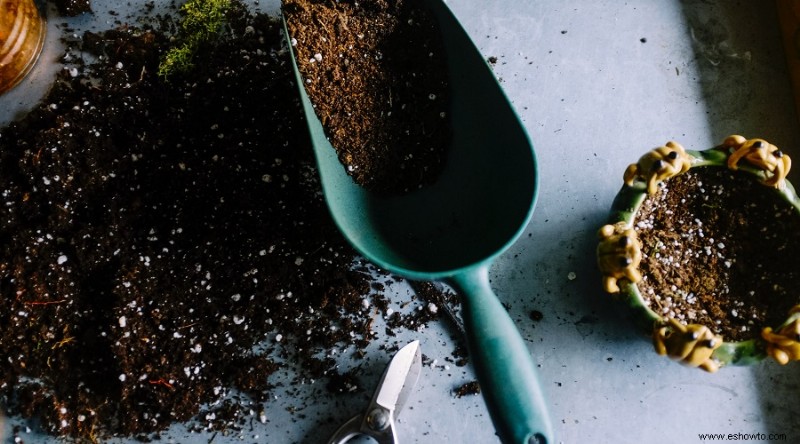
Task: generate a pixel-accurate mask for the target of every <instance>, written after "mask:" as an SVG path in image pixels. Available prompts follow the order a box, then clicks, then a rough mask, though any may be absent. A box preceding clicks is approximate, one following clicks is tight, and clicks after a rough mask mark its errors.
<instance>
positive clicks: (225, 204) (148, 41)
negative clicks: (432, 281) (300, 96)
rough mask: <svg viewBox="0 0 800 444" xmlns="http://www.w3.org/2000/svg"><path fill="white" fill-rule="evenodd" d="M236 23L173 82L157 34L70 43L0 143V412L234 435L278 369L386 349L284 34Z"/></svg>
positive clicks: (368, 281) (79, 428) (302, 374)
mask: <svg viewBox="0 0 800 444" xmlns="http://www.w3.org/2000/svg"><path fill="white" fill-rule="evenodd" d="M229 19H230V24H229V26H230V29H229V30H230V32H229V33H226V34H225V35H224V36H223V37H222V38H220V39H219V40H217V41H215V43H214V45H213V46H205V47H203V48H201V50H200V52H199V53H198V55H197V58H196V59H195V66H196V68H195V69H194V70H193V71H191V72H189V73H187V74H185V75H184V76H182V77H176V78H172V79H170V80H169V81H168V82H164V81H163V80H162V79H160V78H158V77H157V75H156V73H157V67H158V63H159V56H160V54H162V53H163V51H164V49H165V48H166V47H167V45H168V41H169V37H168V36H167V35H165V34H164V33H162V32H159V31H157V30H155V29H151V28H150V27H147V26H146V27H145V29H137V28H136V27H133V26H125V27H123V28H121V29H118V30H111V31H106V32H101V33H86V34H85V35H84V36H83V37H82V38H75V37H73V32H72V31H70V30H65V35H67V36H69V37H67V38H69V39H72V40H70V41H68V42H67V43H68V45H69V46H70V49H69V50H68V52H67V54H66V55H65V56H64V57H63V58H61V60H64V61H67V62H68V63H69V64H68V65H67V66H65V67H64V69H63V71H61V73H60V74H59V76H58V79H57V81H56V83H55V85H54V86H53V89H52V91H51V92H50V93H49V95H48V97H47V98H46V99H45V100H44V102H43V103H42V104H41V106H40V107H38V108H37V109H36V110H34V111H32V112H31V113H30V114H29V115H28V116H26V117H25V118H24V119H22V120H20V121H18V122H15V123H13V124H11V125H9V126H8V127H6V128H2V129H1V130H0V195H2V212H0V214H2V219H0V356H2V359H0V409H2V410H5V411H6V412H9V413H11V414H14V415H22V416H25V417H35V418H38V419H40V420H41V424H42V427H43V428H44V429H45V430H46V431H47V432H49V433H52V434H57V435H73V436H79V437H83V438H87V439H89V440H95V439H99V438H102V437H104V436H107V435H122V436H130V435H135V436H138V437H143V439H151V438H157V435H156V436H152V435H149V436H148V435H146V434H148V433H150V432H154V431H158V430H161V429H164V428H165V427H167V426H169V425H170V424H172V423H173V422H176V421H185V420H188V419H190V418H192V417H193V416H195V415H197V414H201V415H203V416H202V417H203V418H205V419H204V420H203V421H202V422H201V425H198V426H197V427H198V428H203V429H212V430H225V431H226V433H234V432H235V431H236V430H242V429H243V428H246V427H249V426H248V424H252V422H253V421H259V418H260V417H261V415H262V412H265V411H267V412H268V411H269V409H270V408H271V406H270V404H269V402H268V395H269V390H270V382H269V379H268V378H269V376H270V375H271V374H272V373H273V372H274V371H275V370H276V369H277V368H278V364H276V363H274V362H273V361H272V360H271V359H270V356H276V355H277V356H280V358H281V361H283V362H295V363H298V364H297V366H299V367H300V368H299V374H298V377H299V378H300V379H304V378H311V379H319V380H324V379H325V378H330V379H332V380H335V379H336V378H338V377H340V375H338V374H337V371H336V370H335V368H336V366H335V363H334V362H333V360H332V358H329V356H331V353H329V352H328V351H329V349H330V348H332V347H337V348H338V349H340V350H341V349H345V348H347V347H351V350H352V347H355V350H356V352H355V355H356V357H357V356H358V355H359V353H358V351H359V350H363V348H364V347H365V346H366V345H367V344H368V343H369V342H370V341H372V340H374V339H375V338H376V337H378V335H379V332H377V331H374V330H373V328H372V327H371V326H372V322H373V318H374V317H375V316H380V315H387V316H388V304H389V301H388V299H387V297H386V296H384V295H383V293H382V291H381V290H382V285H381V284H380V283H378V282H376V281H374V279H373V277H372V276H373V275H372V274H370V273H369V270H368V269H367V267H366V266H365V265H363V264H361V265H360V264H359V262H358V261H359V259H358V258H357V257H356V255H355V254H354V252H353V251H352V250H351V248H350V247H349V246H348V245H347V243H346V242H345V241H344V239H343V238H342V237H341V235H340V234H339V232H338V231H337V229H336V227H335V226H334V224H333V222H332V221H331V219H330V216H329V214H328V211H327V209H326V207H325V203H324V201H323V200H322V198H321V192H320V185H319V183H318V179H317V172H316V171H315V168H314V163H313V158H312V152H311V149H310V145H309V143H310V142H309V140H308V136H307V130H306V126H305V122H304V120H303V116H302V114H301V111H300V107H299V102H298V100H297V91H296V88H295V86H294V85H293V84H292V82H293V76H292V74H291V68H290V66H291V65H290V62H289V57H288V53H287V52H286V51H285V48H283V47H282V46H281V43H282V36H281V33H280V26H279V24H278V23H277V22H276V21H275V20H274V19H271V18H269V17H267V16H264V15H252V14H251V13H249V12H247V10H246V9H245V8H244V7H243V6H242V5H241V4H240V3H234V7H233V8H232V10H231V13H230V17H229ZM167 21H168V20H167ZM234 36H235V37H234ZM93 57H94V58H97V59H96V62H93V63H92V64H87V63H88V62H86V61H88V60H91V59H92V58H93ZM424 290H425V291H424V292H422V293H420V294H426V295H432V296H436V297H437V298H438V297H442V296H443V295H442V293H441V292H439V291H437V290H435V289H433V288H432V287H428V288H424ZM445 296H447V297H446V298H443V299H438V300H437V301H436V302H437V303H440V301H444V300H448V301H449V302H453V301H452V298H451V297H450V296H449V295H445ZM408 302H409V304H410V305H411V306H412V307H414V305H415V304H417V303H418V304H419V305H420V306H421V307H427V306H428V305H429V302H427V301H416V302H415V301H414V300H413V299H412V300H411V301H408ZM436 317H437V315H436V311H435V310H413V312H412V313H410V314H402V315H401V313H399V312H395V313H394V314H392V315H391V316H389V318H390V320H391V321H392V329H393V330H398V329H402V328H417V327H420V326H423V325H424V324H425V323H426V322H429V321H431V320H433V319H435V318H436ZM406 326H408V327H406ZM387 333H390V331H387ZM392 334H394V333H392ZM232 393H241V394H243V395H244V396H241V395H238V394H237V395H236V396H234V397H231V396H229V395H231V394H232ZM222 399H226V400H225V401H223V402H219V403H218V404H217V405H216V406H215V407H213V408H211V409H212V413H213V414H208V411H206V412H201V411H200V409H201V405H204V404H211V403H214V402H218V401H220V400H222ZM299 402H304V401H303V400H299ZM208 418H212V419H208ZM24 436H25V435H24V434H23V435H22V436H21V437H20V438H21V439H24Z"/></svg>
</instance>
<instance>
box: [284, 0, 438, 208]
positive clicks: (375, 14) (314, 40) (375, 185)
mask: <svg viewBox="0 0 800 444" xmlns="http://www.w3.org/2000/svg"><path fill="white" fill-rule="evenodd" d="M422 3H424V2H419V1H415V0H377V1H364V2H354V1H333V0H326V1H316V0H284V1H283V11H284V14H285V16H286V19H287V24H288V26H289V32H290V34H291V36H292V44H293V46H294V48H295V51H296V55H297V63H298V65H299V68H300V72H301V73H302V75H303V78H304V79H305V83H304V85H303V86H305V89H306V91H307V93H308V95H309V98H310V99H311V102H312V103H313V104H314V106H315V108H316V113H317V116H318V117H319V118H320V121H321V122H322V124H323V127H324V128H325V132H326V134H327V136H328V138H329V140H330V142H331V144H332V145H333V147H334V148H335V149H336V151H337V153H338V155H339V160H340V162H341V163H342V164H343V166H344V168H346V169H347V172H348V174H350V175H351V176H352V177H353V179H354V180H355V181H356V182H357V183H358V184H360V185H362V186H364V187H365V188H368V189H370V190H372V191H375V192H380V193H387V194H400V193H405V192H408V191H411V190H414V189H417V188H420V187H422V186H424V185H427V184H430V183H432V182H433V181H435V180H436V177H437V176H438V174H439V173H440V171H441V169H442V167H443V164H444V162H445V157H446V147H447V145H448V143H449V141H450V134H451V130H450V125H449V117H448V114H447V113H448V91H447V77H446V71H445V57H444V56H445V55H444V51H443V49H442V43H441V36H440V32H439V28H438V25H437V23H436V20H435V19H434V17H433V16H432V14H431V13H430V12H429V11H428V10H427V9H425V7H424V5H422Z"/></svg>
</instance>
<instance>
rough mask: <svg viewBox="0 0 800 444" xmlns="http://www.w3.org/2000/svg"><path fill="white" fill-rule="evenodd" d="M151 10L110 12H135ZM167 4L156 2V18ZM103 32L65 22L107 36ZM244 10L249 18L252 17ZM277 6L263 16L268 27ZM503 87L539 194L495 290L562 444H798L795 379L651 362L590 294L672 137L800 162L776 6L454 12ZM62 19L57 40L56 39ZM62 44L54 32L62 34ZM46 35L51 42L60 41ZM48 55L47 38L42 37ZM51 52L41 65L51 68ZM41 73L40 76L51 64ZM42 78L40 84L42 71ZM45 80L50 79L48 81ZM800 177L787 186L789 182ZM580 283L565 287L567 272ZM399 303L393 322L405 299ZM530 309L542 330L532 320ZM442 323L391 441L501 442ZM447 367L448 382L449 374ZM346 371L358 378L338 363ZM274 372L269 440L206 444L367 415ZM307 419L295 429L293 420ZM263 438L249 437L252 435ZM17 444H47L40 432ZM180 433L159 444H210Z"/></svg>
mask: <svg viewBox="0 0 800 444" xmlns="http://www.w3.org/2000/svg"><path fill="white" fill-rule="evenodd" d="M143 3H144V2H143V1H141V0H137V1H133V0H131V1H130V5H128V4H127V3H126V5H125V6H123V5H114V8H115V9H116V10H117V11H128V10H130V11H137V8H139V7H141V5H142V4H143ZM157 3H161V2H157ZM110 4H111V2H103V1H101V0H95V1H94V7H95V9H96V10H97V11H98V14H97V16H95V17H93V18H92V17H82V18H78V19H73V20H70V23H73V24H75V25H76V26H81V27H87V26H91V27H94V28H96V29H102V28H105V27H107V26H111V24H112V23H113V20H115V19H119V20H122V21H126V20H127V17H128V14H127V13H122V14H120V15H119V16H117V17H111V16H108V15H104V14H102V13H100V12H101V11H102V10H104V9H105V8H106V7H108V6H109V5H110ZM248 4H252V3H251V2H248ZM276 4H277V2H276V1H274V0H273V1H270V2H268V3H264V2H261V5H260V6H259V7H260V8H263V9H266V10H269V11H274V10H275V9H276ZM448 4H449V5H450V7H451V8H452V10H453V11H454V13H455V14H456V15H457V16H458V17H459V19H460V20H461V21H462V23H463V25H464V26H465V28H466V29H467V30H468V31H469V32H470V33H471V35H472V36H473V39H474V41H475V42H476V44H477V45H478V47H479V48H480V49H481V50H482V52H483V53H484V54H485V55H486V56H487V57H489V56H494V57H497V63H496V65H495V68H494V69H495V73H496V74H497V76H498V78H500V79H501V82H502V83H501V84H502V85H503V87H504V88H505V90H506V92H507V94H508V96H509V98H510V99H511V100H512V102H513V104H514V106H515V107H516V109H517V112H518V113H519V115H520V117H521V119H522V120H523V122H524V124H525V126H526V128H527V130H528V132H529V134H530V136H531V139H532V140H533V143H534V146H535V149H536V152H537V155H538V159H539V167H540V174H541V176H540V184H541V189H540V194H539V200H538V204H537V208H536V211H535V212H534V216H533V220H532V222H531V224H530V226H529V227H528V228H527V230H526V233H525V234H524V235H523V237H522V238H521V239H520V240H519V242H517V243H516V244H515V245H514V246H513V247H512V248H511V250H510V251H508V252H507V253H506V254H504V255H503V256H502V257H501V258H500V259H499V260H498V261H497V262H496V263H495V266H494V267H493V268H492V282H493V286H494V288H495V290H496V293H497V294H498V295H499V297H500V298H501V299H502V300H503V302H505V303H506V304H507V305H508V307H509V310H510V313H511V316H512V318H514V319H515V320H516V321H517V322H518V325H519V327H520V329H521V330H522V333H523V337H525V338H526V339H527V340H528V343H529V346H530V350H531V353H532V354H533V356H534V359H535V360H536V362H537V363H538V364H539V365H540V368H539V370H540V378H541V381H542V384H543V385H544V390H545V392H546V395H547V396H548V399H549V401H550V406H551V416H552V418H553V421H554V427H555V431H556V434H557V436H556V438H557V441H559V442H564V443H577V442H596V443H612V442H613V443H656V444H658V443H678V442H680V443H696V442H701V439H700V437H699V436H698V435H699V434H703V433H722V434H726V435H727V434H736V433H743V434H744V433H762V434H764V435H765V436H766V435H769V434H784V435H785V436H786V440H785V441H778V440H774V441H769V440H759V439H754V440H750V441H747V442H798V441H800V420H798V418H800V406H798V403H797V399H798V397H800V367H798V365H800V364H795V365H789V366H786V367H781V366H779V365H777V364H775V363H773V362H766V363H762V364H761V365H758V366H755V367H728V368H723V369H722V370H720V371H719V372H718V373H717V374H713V375H711V374H707V373H704V372H702V371H700V370H696V369H689V368H685V367H682V366H680V365H678V364H675V363H673V362H671V361H669V360H667V359H665V358H662V357H659V356H657V355H656V354H655V353H654V352H653V349H652V346H651V345H650V343H649V341H648V340H647V338H644V337H642V336H639V335H638V333H636V332H635V331H634V329H633V327H632V326H631V324H630V323H629V322H628V320H627V319H625V318H624V317H623V316H622V315H621V313H620V311H618V310H617V308H618V307H616V306H615V305H614V304H613V303H612V302H611V299H610V298H609V296H607V295H606V294H604V293H603V292H602V290H601V288H600V276H599V272H598V271H597V269H596V267H595V262H594V248H595V232H596V230H597V228H598V227H599V226H600V225H602V224H603V222H604V220H605V217H606V214H607V210H608V208H609V206H610V204H611V200H612V199H613V197H614V194H615V193H616V192H617V190H618V189H619V187H620V186H621V184H622V172H623V171H624V169H625V167H626V166H627V165H628V164H629V163H631V162H634V161H635V160H636V159H638V157H639V156H640V155H641V154H643V153H644V152H645V151H647V150H649V149H650V148H652V147H655V146H657V145H660V144H663V143H665V142H666V141H668V140H670V139H674V140H677V141H678V142H680V143H682V144H683V145H684V146H685V147H687V148H691V149H702V148H706V147H710V146H713V145H715V144H716V143H718V142H720V141H721V140H722V139H723V138H724V137H725V136H727V135H729V134H732V133H739V134H743V135H745V136H747V137H763V138H765V139H767V140H769V141H770V142H772V143H774V144H776V145H777V146H779V147H780V148H781V149H783V150H784V151H785V152H787V153H789V154H790V155H794V156H795V157H796V158H800V149H798V146H797V141H798V136H800V131H799V129H800V126H798V121H797V114H796V112H795V110H794V107H793V102H792V98H791V97H792V96H791V89H790V84H789V78H788V74H787V70H786V66H785V61H784V57H783V49H782V47H781V42H780V39H779V31H778V28H777V17H776V12H775V11H774V8H773V6H772V2H735V1H718V2H714V1H701V0H698V1H683V2H668V1H656V0H651V1H644V0H642V1H628V2H621V1H610V0H609V1H588V0H585V1H572V2H562V1H557V0H541V1H522V0H516V1H514V0H449V2H448ZM61 21H63V20H61V19H58V20H54V22H53V23H51V29H54V28H52V25H54V24H57V23H60V22H61ZM58 32H60V31H58ZM55 33H56V31H53V34H55ZM51 41H52V35H51ZM58 54H59V53H58V52H57V51H54V50H48V52H47V53H46V54H45V59H46V61H47V60H49V61H52V60H55V59H56V58H57V57H58ZM45 65H46V63H45ZM38 69H41V68H38ZM50 72H52V69H51V71H50ZM48 75H50V74H48V73H47V72H45V73H37V74H36V75H35V76H34V77H33V78H31V79H29V80H27V81H26V85H27V86H26V85H23V87H22V88H18V89H17V90H15V91H14V93H13V94H11V95H8V96H5V97H2V98H0V122H5V121H7V119H8V116H9V113H10V112H11V111H9V110H10V108H7V106H9V105H13V104H15V103H18V102H25V101H30V100H31V99H32V98H34V97H36V92H35V90H36V85H35V84H32V83H31V82H36V81H37V78H42V79H46V78H47V76H48ZM798 177H799V176H798V171H797V169H796V170H795V171H793V173H792V174H791V175H790V179H791V180H792V181H793V182H795V183H796V184H797V183H800V180H798ZM573 273H574V274H573ZM392 288H393V290H392V291H393V292H394V296H393V299H394V300H395V302H396V304H397V306H398V307H399V304H400V303H402V302H404V301H405V300H407V294H408V289H407V288H406V287H405V286H404V285H403V284H399V285H395V286H394V287H392ZM531 310H539V311H540V312H542V314H543V315H544V317H543V319H542V320H541V321H538V322H533V321H531V320H530V319H529V312H530V311H531ZM453 334H454V330H453V329H452V327H451V326H450V325H449V324H447V323H446V322H442V323H440V324H434V325H431V326H430V327H429V328H427V329H426V330H424V331H423V332H421V333H411V332H409V333H408V334H404V335H403V336H401V337H396V338H385V337H383V338H382V339H381V340H380V341H379V342H378V343H377V344H375V345H376V346H377V345H379V344H380V343H381V342H384V341H385V342H388V343H392V344H394V343H398V344H403V343H405V342H408V341H411V340H413V339H419V340H420V341H421V346H422V350H423V353H425V355H426V356H427V357H428V358H429V359H430V360H435V363H436V365H433V366H431V365H428V366H426V367H425V368H424V370H423V374H422V377H421V379H420V384H419V386H418V390H417V391H416V393H415V394H414V395H413V396H412V398H411V400H410V401H409V405H408V406H407V407H406V410H404V411H403V412H402V415H401V416H400V419H399V428H400V430H399V434H400V438H401V440H402V441H401V442H406V443H441V442H447V443H494V442H497V440H496V438H495V437H494V435H493V430H492V428H491V424H490V422H489V418H488V415H487V413H486V411H485V408H484V406H483V404H482V400H481V398H480V397H464V398H455V397H454V396H453V395H452V393H451V390H452V389H453V388H454V387H456V386H458V385H460V384H462V383H464V382H467V381H470V380H472V379H473V378H474V376H473V375H472V373H471V370H470V369H469V367H466V368H464V367H456V366H454V365H452V364H448V363H447V362H445V358H446V357H449V356H450V355H451V352H452V350H453V348H454V346H455V342H454V340H453V338H452V335H453ZM389 358H390V356H388V355H386V354H384V352H381V351H378V350H374V352H373V353H371V354H370V355H369V358H368V359H367V360H366V362H365V363H363V367H362V369H363V371H364V372H365V374H366V376H365V377H364V382H365V385H366V386H369V385H370V383H371V382H373V381H377V379H378V378H379V377H380V373H381V372H382V371H383V368H384V365H385V364H386V362H388V359H389ZM444 364H448V365H449V367H445V366H444ZM342 365H343V366H344V367H347V366H351V365H354V363H353V362H352V361H350V360H349V359H343V360H342ZM292 380H293V375H292V374H291V372H290V371H288V370H287V371H284V372H282V373H280V374H279V375H277V378H276V379H275V382H276V383H282V384H284V387H283V388H282V389H280V390H278V391H276V392H275V399H274V401H273V402H272V403H271V405H270V409H269V411H268V412H267V417H268V422H267V424H266V425H261V424H258V422H257V421H256V424H254V425H253V429H252V430H250V429H249V428H246V430H245V431H244V432H242V433H241V434H235V435H232V436H229V437H223V436H221V435H216V436H214V437H213V438H214V439H213V442H215V443H217V442H219V443H222V442H269V443H293V442H297V443H303V444H310V443H317V442H321V441H323V440H324V439H326V438H327V436H328V435H330V434H331V433H332V432H333V431H334V430H335V428H336V427H337V426H338V424H339V423H341V422H343V421H345V420H346V419H347V418H349V417H350V416H351V415H353V414H356V413H358V412H359V409H360V408H362V407H363V406H365V405H366V404H367V402H368V400H369V396H370V393H368V392H359V393H355V394H351V395H346V396H338V397H331V396H330V395H328V394H327V392H326V390H325V388H324V381H306V382H305V383H304V384H301V385H298V384H296V383H293V382H292ZM289 406H294V407H297V408H299V410H297V411H295V412H293V413H290V412H289V411H287V409H286V408H287V407H289ZM256 436H257V437H256ZM23 438H24V439H25V441H26V442H29V443H30V442H44V439H39V438H37V436H36V433H35V431H32V432H31V433H29V434H25V433H23ZM209 438H211V435H207V436H201V435H188V434H187V433H186V432H185V426H184V425H177V426H175V427H174V428H173V429H172V430H171V431H170V432H169V433H167V434H165V435H164V439H163V440H162V442H208V440H209Z"/></svg>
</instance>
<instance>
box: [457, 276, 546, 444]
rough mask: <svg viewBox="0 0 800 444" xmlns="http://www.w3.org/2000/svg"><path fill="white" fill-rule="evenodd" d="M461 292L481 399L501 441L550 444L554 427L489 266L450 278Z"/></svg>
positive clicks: (529, 356) (537, 381)
mask: <svg viewBox="0 0 800 444" xmlns="http://www.w3.org/2000/svg"><path fill="white" fill-rule="evenodd" d="M451 284H453V286H454V287H455V288H456V290H458V292H459V294H460V295H461V303H462V308H461V316H462V318H463V320H464V329H465V331H466V338H467V347H468V348H469V353H470V358H471V360H472V365H473V367H474V368H475V372H476V374H477V376H478V383H479V384H480V387H481V393H482V395H483V399H484V401H485V402H486V407H487V408H488V410H489V415H490V416H491V418H492V422H493V423H494V426H495V429H496V431H497V435H498V436H499V437H500V441H501V442H503V443H504V444H550V443H553V442H554V441H553V431H552V425H551V423H550V416H549V414H548V411H547V407H546V405H545V400H544V396H543V394H542V390H541V386H540V385H539V376H538V372H537V371H536V367H535V365H534V363H533V359H532V358H531V355H530V352H529V351H528V347H527V346H526V345H525V342H524V341H523V339H522V336H520V333H519V330H517V328H516V326H515V325H514V322H513V321H512V320H511V317H510V316H509V315H508V312H507V311H506V309H505V307H503V305H502V304H501V303H500V301H499V300H498V299H497V296H495V294H494V292H493V291H492V288H491V286H490V285H489V266H488V265H480V266H477V267H475V268H471V269H468V270H466V271H464V272H462V273H460V274H458V275H456V276H454V277H453V278H452V279H451Z"/></svg>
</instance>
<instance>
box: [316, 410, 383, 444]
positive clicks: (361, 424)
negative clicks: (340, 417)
mask: <svg viewBox="0 0 800 444" xmlns="http://www.w3.org/2000/svg"><path fill="white" fill-rule="evenodd" d="M388 420H389V424H388V425H387V427H386V428H385V429H383V430H382V431H377V430H373V429H372V428H370V427H369V426H368V425H367V421H366V419H365V417H364V415H356V416H354V417H352V418H350V419H349V420H348V421H347V422H346V423H344V424H342V426H341V427H339V429H338V430H336V432H335V433H334V434H333V436H331V438H330V439H329V440H328V444H344V443H346V442H348V441H350V440H351V439H353V438H355V437H356V436H359V435H366V436H369V437H371V438H372V439H374V440H375V441H377V442H378V444H397V435H396V434H395V429H394V417H393V415H388Z"/></svg>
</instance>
